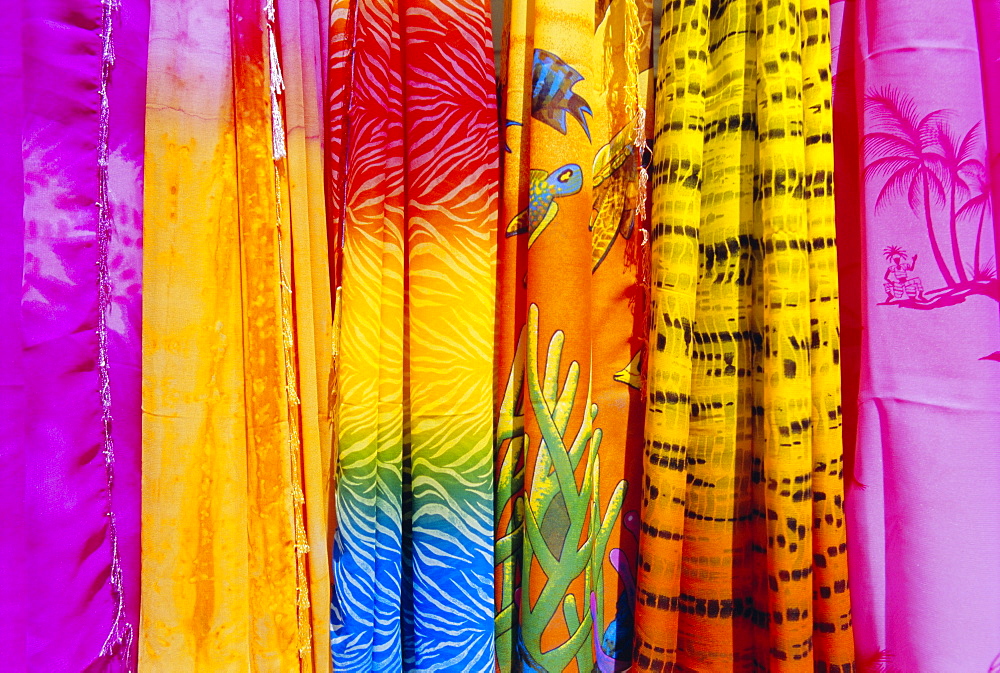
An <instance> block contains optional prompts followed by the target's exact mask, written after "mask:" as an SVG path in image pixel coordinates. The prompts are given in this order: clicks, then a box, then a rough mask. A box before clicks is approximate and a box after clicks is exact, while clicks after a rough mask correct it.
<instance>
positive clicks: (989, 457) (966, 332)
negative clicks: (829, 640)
mask: <svg viewBox="0 0 1000 673" xmlns="http://www.w3.org/2000/svg"><path fill="white" fill-rule="evenodd" d="M834 10H835V12H834V17H835V19H836V22H835V27H836V29H835V31H834V36H835V45H836V47H837V49H838V52H837V59H836V68H835V74H836V90H835V98H834V100H835V113H836V128H835V132H836V138H837V142H838V143H839V151H838V152H839V153H838V156H837V161H838V163H837V180H838V188H839V189H847V190H848V191H845V192H843V193H842V198H841V199H839V200H838V213H837V232H838V236H839V238H840V240H841V241H845V240H850V241H852V243H853V246H852V253H853V254H852V258H853V260H854V263H853V269H852V270H851V273H852V282H851V283H850V284H847V283H842V286H841V295H842V298H843V303H844V306H845V313H846V312H847V311H848V310H849V311H850V313H849V314H848V315H850V316H851V317H852V321H851V327H852V328H853V332H854V334H855V335H856V347H855V348H852V349H851V350H850V351H846V350H845V353H844V355H845V360H844V365H845V372H847V374H848V375H850V376H853V378H855V380H856V381H857V386H858V390H859V395H858V397H857V398H856V399H857V402H856V405H855V409H853V410H852V411H853V412H854V413H855V414H856V416H857V419H858V420H857V435H856V443H855V448H854V460H853V466H852V471H851V474H850V475H849V476H850V477H851V478H850V479H849V484H850V485H849V488H848V500H847V504H848V507H847V517H848V523H849V524H850V528H849V530H850V542H851V549H852V555H851V557H850V560H851V567H850V570H851V581H852V584H853V586H854V589H855V606H854V613H855V637H856V640H857V648H858V660H859V664H860V666H861V670H862V671H907V672H910V671H913V672H914V673H923V672H928V673H929V672H930V671H934V672H935V673H937V672H938V671H940V672H942V673H952V672H954V673H958V672H959V671H990V670H997V668H998V667H1000V609H998V607H997V606H998V604H1000V573H998V572H997V571H998V568H1000V566H998V562H997V558H998V557H1000V503H998V501H997V497H996V494H997V493H998V489H1000V453H998V452H997V447H998V446H1000V440H998V438H997V428H1000V415H998V411H1000V410H998V406H997V400H998V399H1000V318H998V303H997V302H998V300H1000V289H998V282H997V273H996V260H997V257H996V241H997V235H996V234H997V231H998V230H997V228H996V227H997V222H998V221H1000V220H998V217H1000V215H998V212H997V209H996V208H995V203H996V201H995V199H994V197H996V196H997V191H996V190H997V182H998V180H997V178H998V175H1000V174H998V173H997V171H998V170H1000V163H998V157H1000V154H998V153H1000V143H998V138H1000V117H998V116H997V115H998V114H1000V110H998V108H997V94H998V85H1000V81H998V79H997V56H998V54H997V40H996V35H997V34H998V31H1000V4H998V3H996V2H971V1H970V2H950V3H940V4H934V3H931V4H924V3H918V4H914V3H904V2H896V1H895V0H885V1H880V2H867V1H857V2H839V3H836V4H835V5H834ZM852 177H853V180H852ZM849 180H852V182H850V183H849V182H848V181H849ZM848 185H849V187H848ZM845 399H846V398H845ZM850 402H851V403H852V404H853V403H854V400H853V399H852V400H850Z"/></svg>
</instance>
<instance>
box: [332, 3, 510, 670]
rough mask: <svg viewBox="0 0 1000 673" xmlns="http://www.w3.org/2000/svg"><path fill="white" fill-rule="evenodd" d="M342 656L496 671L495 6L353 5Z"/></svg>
mask: <svg viewBox="0 0 1000 673" xmlns="http://www.w3.org/2000/svg"><path fill="white" fill-rule="evenodd" d="M331 26H332V29H331V35H330V47H329V73H330V74H329V82H330V84H329V87H330V99H329V103H328V104H329V110H330V119H329V127H328V130H327V138H328V142H329V147H328V164H329V171H328V176H327V178H328V183H327V184H328V190H329V202H330V204H331V205H330V208H331V214H332V217H331V236H330V238H331V241H332V242H333V243H332V246H333V250H332V256H333V259H332V260H331V265H330V266H331V273H332V275H333V277H334V278H335V279H338V281H337V282H339V283H340V290H339V292H338V300H337V308H336V314H337V316H338V317H337V325H336V337H335V353H336V355H335V369H336V375H335V376H336V383H335V390H334V398H335V402H334V418H335V447H336V448H335V453H336V456H335V481H336V485H335V489H336V490H335V505H334V507H335V518H336V532H335V536H334V539H333V557H332V562H333V590H332V592H333V600H332V606H331V621H332V625H331V628H332V649H333V663H334V667H335V668H336V670H338V671H371V670H407V671H410V670H413V671H488V670H489V669H490V668H491V666H492V662H493V658H494V657H493V638H492V634H493V630H492V625H493V619H492V617H493V611H492V607H493V606H492V601H491V600H490V588H491V582H492V572H491V567H492V563H491V556H492V552H493V546H492V534H491V533H492V517H491V515H492V503H493V482H492V385H493V367H494V364H493V351H494V348H493V342H492V338H493V325H494V304H495V298H494V287H495V280H494V279H495V258H496V233H495V232H496V204H497V181H498V173H497V156H496V151H497V127H496V93H495V91H496V89H495V80H494V77H493V63H492V58H491V48H490V43H491V39H490V21H489V5H488V3H486V2H485V1H482V0H445V1H441V0H436V1H433V2H432V1H430V0H400V1H395V0H394V1H386V0H357V1H351V2H348V1H346V0H345V1H343V2H335V3H334V5H333V12H332V23H331Z"/></svg>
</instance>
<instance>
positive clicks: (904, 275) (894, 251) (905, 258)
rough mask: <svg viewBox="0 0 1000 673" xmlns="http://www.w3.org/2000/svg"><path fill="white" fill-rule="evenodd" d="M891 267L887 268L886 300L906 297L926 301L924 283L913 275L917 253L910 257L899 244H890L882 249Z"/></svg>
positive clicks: (897, 299)
mask: <svg viewBox="0 0 1000 673" xmlns="http://www.w3.org/2000/svg"><path fill="white" fill-rule="evenodd" d="M882 253H883V254H884V255H885V259H886V261H888V262H889V268H888V269H886V270H885V294H886V297H885V300H886V301H887V302H890V301H899V300H902V299H904V298H906V299H914V300H917V301H925V297H924V285H923V283H922V282H920V278H919V277H918V276H914V275H913V268H914V267H915V266H916V265H917V255H914V256H913V259H910V256H909V255H908V254H907V253H906V251H905V250H903V249H902V248H900V247H899V246H897V245H890V246H888V247H887V248H885V250H883V251H882Z"/></svg>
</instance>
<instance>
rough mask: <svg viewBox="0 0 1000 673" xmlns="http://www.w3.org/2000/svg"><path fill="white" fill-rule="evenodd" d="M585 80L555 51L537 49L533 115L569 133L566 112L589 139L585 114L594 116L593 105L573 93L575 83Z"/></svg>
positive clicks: (532, 100) (533, 69)
mask: <svg viewBox="0 0 1000 673" xmlns="http://www.w3.org/2000/svg"><path fill="white" fill-rule="evenodd" d="M582 80H583V75H581V74H580V73H578V72H577V71H576V70H574V69H573V67H572V66H571V65H569V64H568V63H566V61H564V60H562V59H561V58H559V57H558V56H556V55H555V54H553V53H551V52H548V51H545V50H544V49H536V50H535V61H534V65H533V66H532V69H531V87H532V90H531V116H532V117H534V118H535V119H537V120H538V121H540V122H544V123H545V124H548V125H549V126H551V127H552V128H554V129H555V130H557V131H559V133H562V134H563V135H566V113H567V112H568V113H569V114H570V115H572V116H573V118H574V119H576V120H577V121H578V122H580V126H582V127H583V132H584V133H586V134H587V140H590V129H589V128H588V127H587V118H586V117H585V116H584V115H585V114H588V115H590V116H591V117H593V116H594V113H593V112H592V111H591V109H590V104H589V103H588V102H587V101H586V100H585V99H584V98H583V96H580V95H579V94H576V93H574V92H573V85H575V84H576V83H577V82H580V81H582Z"/></svg>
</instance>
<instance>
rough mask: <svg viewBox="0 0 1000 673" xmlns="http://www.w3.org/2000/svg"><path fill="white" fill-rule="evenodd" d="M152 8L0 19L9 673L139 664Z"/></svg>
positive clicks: (45, 8)
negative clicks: (145, 172)
mask: <svg viewBox="0 0 1000 673" xmlns="http://www.w3.org/2000/svg"><path fill="white" fill-rule="evenodd" d="M147 7H148V5H147V4H146V3H144V2H132V3H129V7H128V8H126V9H122V8H120V7H118V6H117V4H116V3H110V2H109V3H101V2H96V1H92V2H86V3H80V2H71V1H68V0H49V1H46V2H18V1H13V0H7V1H6V2H4V3H3V5H2V6H0V13H2V15H3V17H4V21H5V26H4V28H5V30H4V37H5V46H4V50H3V51H2V52H0V60H2V63H3V66H2V67H3V73H2V76H3V79H4V81H3V91H4V96H5V102H4V110H5V114H4V124H3V127H4V128H3V136H2V144H3V160H2V162H0V164H2V166H3V168H2V171H3V173H2V179H0V184H2V189H3V192H2V195H0V204H2V205H0V208H2V209H3V213H2V216H0V221H2V227H3V230H2V231H3V233H2V236H3V238H2V241H0V249H2V255H3V256H2V258H0V265H2V274H3V285H2V288H0V296H2V302H3V304H2V305H3V308H2V311H3V313H2V323H3V329H2V330H0V332H2V342H0V344H2V345H0V348H2V354H3V363H4V366H3V368H2V369H3V374H2V376H3V380H2V383H0V385H2V390H3V393H2V395H0V399H2V405H3V407H2V411H0V416H2V418H3V421H2V426H0V452H2V457H0V464H2V474H0V478H2V479H3V482H2V485H0V494H2V495H0V497H2V498H3V504H2V510H3V512H4V516H3V519H4V524H3V526H4V528H3V533H2V537H3V542H2V543H0V568H2V571H3V575H4V582H3V585H4V589H3V593H2V594H0V633H2V634H3V635H2V636H0V638H2V640H0V650H2V651H3V654H4V664H3V666H4V668H5V670H11V671H28V670H30V671H35V670H45V671H56V670H86V671H119V670H133V669H134V665H135V657H136V652H135V634H136V630H137V627H138V607H139V602H138V598H139V575H138V570H139V568H138V565H139V560H138V554H139V548H138V542H139V540H138V534H139V520H138V514H139V509H138V507H139V502H138V498H139V490H138V489H139V373H138V361H139V357H140V351H139V349H140V342H139V312H140V291H141V248H142V167H143V161H142V151H143V136H142V131H143V126H142V119H143V118H142V112H143V107H142V100H143V91H144V88H145V53H146V37H147V35H146V31H147V25H148V24H147V21H148V13H147Z"/></svg>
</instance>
